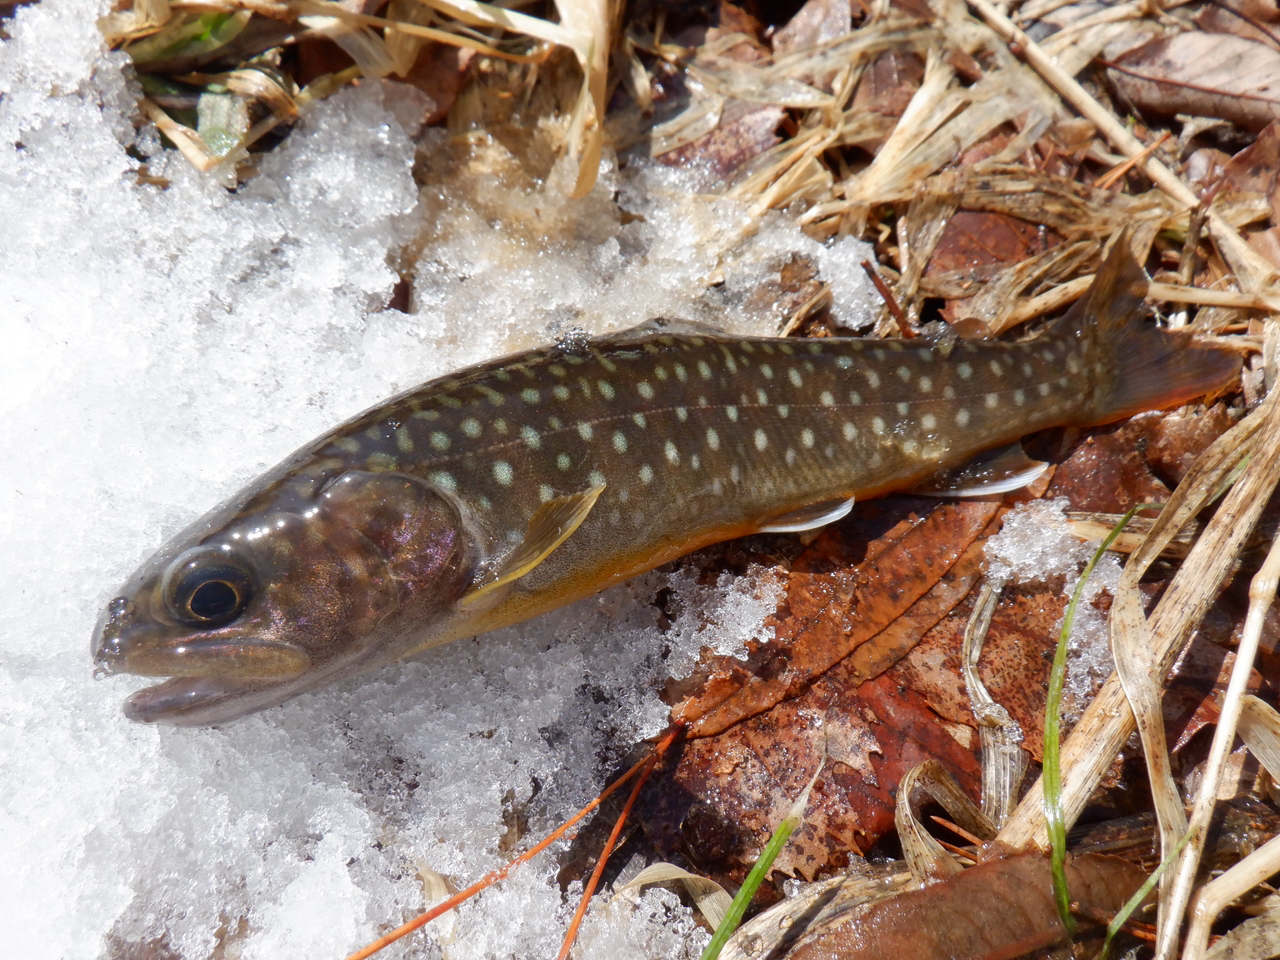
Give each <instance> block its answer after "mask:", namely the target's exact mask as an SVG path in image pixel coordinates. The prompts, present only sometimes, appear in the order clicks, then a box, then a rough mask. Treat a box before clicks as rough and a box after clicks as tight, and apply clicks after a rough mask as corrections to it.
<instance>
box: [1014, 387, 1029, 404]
mask: <svg viewBox="0 0 1280 960" xmlns="http://www.w3.org/2000/svg"><path fill="white" fill-rule="evenodd" d="M1013 402H1014V403H1016V404H1017V405H1018V406H1022V405H1023V404H1024V403H1026V402H1027V392H1026V391H1025V390H1015V391H1013Z"/></svg>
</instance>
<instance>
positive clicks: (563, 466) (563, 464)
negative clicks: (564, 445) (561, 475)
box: [556, 453, 573, 470]
mask: <svg viewBox="0 0 1280 960" xmlns="http://www.w3.org/2000/svg"><path fill="white" fill-rule="evenodd" d="M571 466H573V460H572V459H571V458H570V456H569V455H568V454H567V453H558V454H556V467H557V468H558V469H560V470H568V469H569V468H570V467H571Z"/></svg>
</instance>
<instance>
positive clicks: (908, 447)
mask: <svg viewBox="0 0 1280 960" xmlns="http://www.w3.org/2000/svg"><path fill="white" fill-rule="evenodd" d="M919 449H920V445H919V444H918V443H916V442H915V441H914V440H903V441H902V452H903V453H905V454H906V455H907V456H909V457H910V456H915V454H916V452H917V451H918V450H919Z"/></svg>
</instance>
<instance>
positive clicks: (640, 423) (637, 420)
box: [631, 413, 649, 430]
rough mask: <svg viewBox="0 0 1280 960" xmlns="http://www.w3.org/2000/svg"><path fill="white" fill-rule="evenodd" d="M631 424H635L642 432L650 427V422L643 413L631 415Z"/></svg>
mask: <svg viewBox="0 0 1280 960" xmlns="http://www.w3.org/2000/svg"><path fill="white" fill-rule="evenodd" d="M631 422H632V423H634V424H635V425H636V426H637V427H639V428H640V429H641V430H643V429H644V428H645V427H647V426H648V425H649V421H648V420H647V419H645V415H644V414H643V413H633V414H632V415H631Z"/></svg>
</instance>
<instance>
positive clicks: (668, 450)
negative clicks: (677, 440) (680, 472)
mask: <svg viewBox="0 0 1280 960" xmlns="http://www.w3.org/2000/svg"><path fill="white" fill-rule="evenodd" d="M662 452H663V453H665V454H666V456H667V460H668V461H669V462H670V463H679V462H680V451H678V450H677V449H676V445H675V444H674V443H673V442H672V441H670V440H668V441H667V442H666V443H665V444H664V445H663V448H662Z"/></svg>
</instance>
